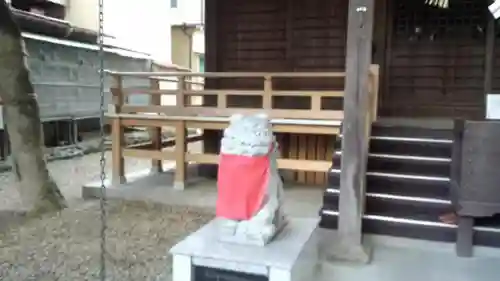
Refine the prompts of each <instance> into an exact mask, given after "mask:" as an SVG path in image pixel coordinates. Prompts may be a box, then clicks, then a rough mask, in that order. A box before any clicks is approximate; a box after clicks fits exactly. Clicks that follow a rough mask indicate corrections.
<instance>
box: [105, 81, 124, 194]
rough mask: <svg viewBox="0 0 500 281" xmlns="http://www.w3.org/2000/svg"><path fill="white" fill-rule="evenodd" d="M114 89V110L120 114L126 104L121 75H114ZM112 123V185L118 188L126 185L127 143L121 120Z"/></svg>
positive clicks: (115, 119) (116, 119) (114, 120)
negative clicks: (125, 150)
mask: <svg viewBox="0 0 500 281" xmlns="http://www.w3.org/2000/svg"><path fill="white" fill-rule="evenodd" d="M113 88H115V89H116V90H115V91H114V92H112V95H113V100H114V102H113V107H112V108H109V110H113V111H114V113H117V114H118V113H120V112H121V108H122V106H123V103H124V95H123V77H121V76H120V75H113ZM112 120H113V121H112V123H111V154H112V184H113V185H114V186H118V185H120V184H123V183H125V181H126V178H125V160H124V158H123V147H124V143H125V132H124V129H123V126H122V125H121V120H120V118H118V117H116V118H113V119H112Z"/></svg>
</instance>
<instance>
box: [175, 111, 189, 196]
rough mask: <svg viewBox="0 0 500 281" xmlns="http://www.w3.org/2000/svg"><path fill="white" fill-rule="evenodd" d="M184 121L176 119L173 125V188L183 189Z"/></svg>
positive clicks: (184, 161) (184, 164) (184, 159)
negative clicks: (175, 123)
mask: <svg viewBox="0 0 500 281" xmlns="http://www.w3.org/2000/svg"><path fill="white" fill-rule="evenodd" d="M186 151H187V143H186V123H185V122H184V121H178V122H177V125H176V127H175V179H174V189H177V190H184V187H185V185H186V170H187V163H186Z"/></svg>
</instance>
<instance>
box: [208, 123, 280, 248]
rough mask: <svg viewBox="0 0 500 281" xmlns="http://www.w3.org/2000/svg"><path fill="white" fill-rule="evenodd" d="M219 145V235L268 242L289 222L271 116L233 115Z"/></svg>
mask: <svg viewBox="0 0 500 281" xmlns="http://www.w3.org/2000/svg"><path fill="white" fill-rule="evenodd" d="M220 150H221V151H220V160H219V173H218V182H217V185H218V198H217V217H218V218H219V239H220V240H221V241H226V242H234V243H241V244H252V245H262V246H263V245H265V244H267V243H268V242H270V240H271V239H272V238H273V237H274V236H275V235H276V234H277V233H278V232H279V231H280V230H281V229H282V228H283V227H284V226H285V224H286V219H285V216H284V215H283V210H282V203H283V182H282V180H281V177H280V175H279V173H278V165H277V158H278V156H279V147H278V143H277V142H276V139H275V137H274V135H273V133H272V128H271V124H270V122H269V119H268V118H267V116H266V115H253V116H243V115H234V116H232V117H231V120H230V123H229V126H228V128H227V129H225V130H224V137H223V138H222V141H221V149H220Z"/></svg>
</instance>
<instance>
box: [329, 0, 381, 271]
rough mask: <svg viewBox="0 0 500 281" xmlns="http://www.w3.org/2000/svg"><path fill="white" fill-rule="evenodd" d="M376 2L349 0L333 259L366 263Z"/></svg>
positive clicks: (368, 255) (368, 254)
mask: <svg viewBox="0 0 500 281" xmlns="http://www.w3.org/2000/svg"><path fill="white" fill-rule="evenodd" d="M374 6H375V3H374V0H350V1H349V17H348V27H347V46H346V49H347V53H346V81H345V96H344V121H343V125H342V134H343V139H342V160H341V161H342V164H341V166H342V171H341V175H340V202H339V223H338V238H339V240H338V241H332V243H335V244H336V246H335V247H334V249H333V251H332V253H331V255H330V257H331V258H334V259H342V260H348V261H354V262H362V263H367V262H369V259H370V253H369V249H367V248H366V247H363V241H362V219H363V218H362V217H363V212H364V207H365V193H366V191H365V182H366V163H367V157H368V142H369V139H368V138H369V133H370V128H371V122H370V118H369V106H370V97H369V92H368V86H369V80H368V79H369V71H370V64H371V56H372V36H373V19H374Z"/></svg>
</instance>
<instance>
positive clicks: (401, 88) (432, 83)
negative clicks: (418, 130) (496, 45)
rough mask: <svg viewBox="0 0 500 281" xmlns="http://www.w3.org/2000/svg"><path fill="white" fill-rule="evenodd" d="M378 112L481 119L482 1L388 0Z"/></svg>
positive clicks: (484, 23) (485, 17) (484, 18)
mask: <svg viewBox="0 0 500 281" xmlns="http://www.w3.org/2000/svg"><path fill="white" fill-rule="evenodd" d="M390 2H392V3H391V5H390V6H391V7H390V8H389V13H388V14H389V18H390V19H391V20H390V21H389V25H390V27H389V30H391V32H390V34H388V36H389V37H390V38H389V40H388V42H389V44H388V45H389V46H388V48H389V50H390V51H387V57H388V58H387V59H386V63H387V68H386V69H388V73H387V76H388V78H387V80H386V83H388V85H387V86H386V87H384V88H383V90H382V91H381V93H380V97H381V103H380V107H381V108H380V113H381V115H382V116H397V117H445V118H459V117H461V118H471V119H481V118H484V107H485V103H484V86H485V81H484V79H485V78H484V77H485V69H486V67H485V64H486V34H487V33H486V29H487V22H488V18H489V17H491V15H489V14H488V11H487V9H486V5H485V3H486V2H485V1H476V0H461V1H456V3H454V5H453V7H450V9H436V8H432V7H428V6H426V5H424V4H423V1H420V2H422V3H420V2H419V3H414V2H412V1H402V0H391V1H390Z"/></svg>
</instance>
